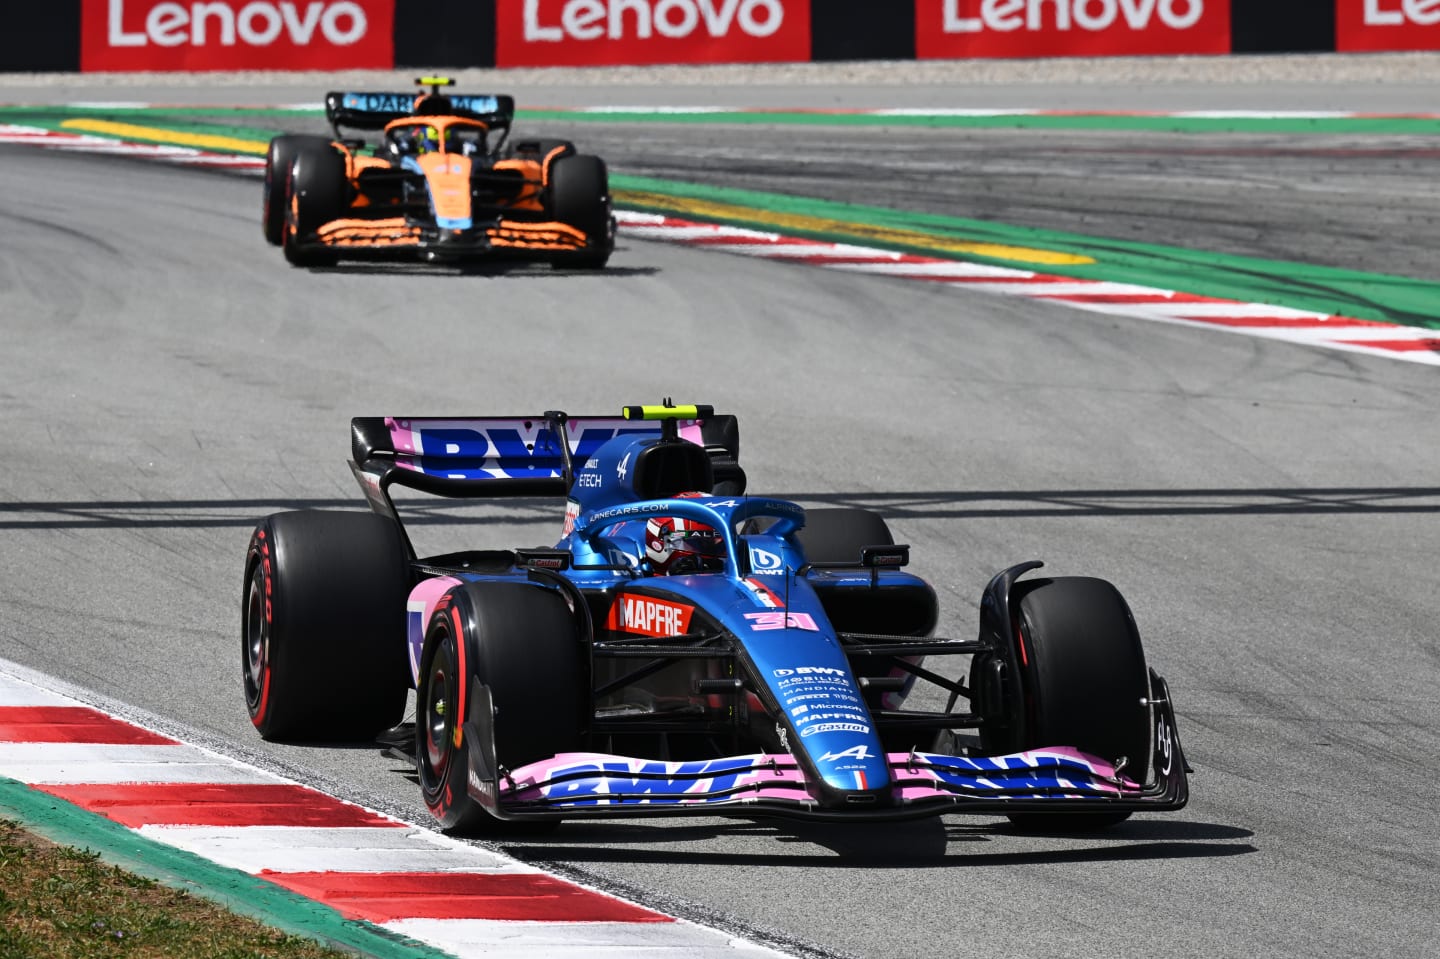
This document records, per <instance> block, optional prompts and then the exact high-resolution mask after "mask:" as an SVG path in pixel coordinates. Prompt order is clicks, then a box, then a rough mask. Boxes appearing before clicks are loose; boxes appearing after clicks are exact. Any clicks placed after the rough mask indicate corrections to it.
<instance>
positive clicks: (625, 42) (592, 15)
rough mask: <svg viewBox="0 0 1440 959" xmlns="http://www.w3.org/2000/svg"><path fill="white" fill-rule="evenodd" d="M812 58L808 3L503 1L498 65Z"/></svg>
mask: <svg viewBox="0 0 1440 959" xmlns="http://www.w3.org/2000/svg"><path fill="white" fill-rule="evenodd" d="M809 59H810V0H498V5H497V9H496V31H495V62H496V66H500V67H531V66H533V67H543V66H598V65H621V64H656V63H762V62H778V61H790V60H809Z"/></svg>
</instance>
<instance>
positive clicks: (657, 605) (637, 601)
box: [606, 595, 695, 637]
mask: <svg viewBox="0 0 1440 959" xmlns="http://www.w3.org/2000/svg"><path fill="white" fill-rule="evenodd" d="M694 612H695V608H694V607H693V606H685V605H683V604H681V603H670V602H666V601H665V600H663V599H652V598H651V597H649V596H629V595H625V596H619V597H617V598H616V600H615V603H614V605H612V606H611V607H610V617H609V619H608V621H607V622H606V625H607V626H609V628H610V629H612V630H615V631H617V632H623V633H638V634H640V635H641V636H655V637H667V636H683V635H685V634H686V633H688V632H689V631H690V617H691V616H692V615H693V614H694Z"/></svg>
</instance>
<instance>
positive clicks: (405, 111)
mask: <svg viewBox="0 0 1440 959" xmlns="http://www.w3.org/2000/svg"><path fill="white" fill-rule="evenodd" d="M413 116H451V117H465V118H466V119H469V120H479V121H480V122H482V123H484V124H486V125H487V126H489V127H490V129H492V130H497V131H498V130H503V131H508V130H509V129H510V124H511V123H512V122H513V121H514V119H515V98H514V97H512V96H507V95H505V94H486V95H474V94H471V95H462V94H458V93H420V94H416V93H415V92H414V91H411V92H408V93H364V92H347V91H336V92H332V93H327V94H325V119H326V120H328V121H329V122H330V125H331V126H332V127H334V128H335V135H336V136H337V137H339V136H340V135H341V134H340V128H341V127H348V128H349V129H352V130H383V129H385V125H386V124H387V123H391V122H393V121H395V120H402V119H404V118H405V117H413Z"/></svg>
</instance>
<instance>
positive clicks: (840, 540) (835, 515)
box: [795, 507, 895, 563]
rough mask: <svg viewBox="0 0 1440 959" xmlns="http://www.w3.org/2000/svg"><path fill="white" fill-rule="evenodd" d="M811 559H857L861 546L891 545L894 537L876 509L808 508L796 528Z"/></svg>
mask: <svg viewBox="0 0 1440 959" xmlns="http://www.w3.org/2000/svg"><path fill="white" fill-rule="evenodd" d="M795 538H796V539H798V540H799V541H800V546H801V548H802V549H804V550H805V559H806V560H808V561H809V562H812V563H859V562H860V548H861V547H862V546H893V545H894V544H895V537H894V536H893V535H892V534H891V533H890V527H889V525H888V524H887V523H886V522H885V518H884V517H883V516H881V515H880V514H879V513H872V512H871V511H870V510H868V509H850V508H844V507H832V508H827V509H807V510H806V511H805V525H804V526H803V527H801V528H800V529H799V530H797V531H796V532H795Z"/></svg>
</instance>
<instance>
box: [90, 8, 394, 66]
mask: <svg viewBox="0 0 1440 959" xmlns="http://www.w3.org/2000/svg"><path fill="white" fill-rule="evenodd" d="M81 4H82V5H81V26H80V67H81V69H82V70H86V71H101V70H187V71H201V70H254V69H266V70H277V69H278V70H335V69H350V68H376V67H379V68H388V67H390V66H392V65H393V63H394V42H393V39H392V35H393V32H394V19H395V0H190V2H178V0H81Z"/></svg>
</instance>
